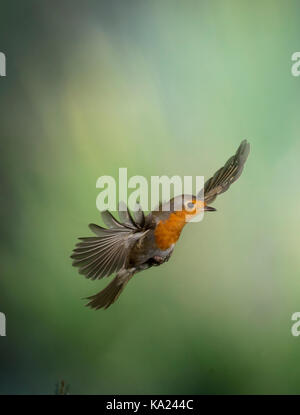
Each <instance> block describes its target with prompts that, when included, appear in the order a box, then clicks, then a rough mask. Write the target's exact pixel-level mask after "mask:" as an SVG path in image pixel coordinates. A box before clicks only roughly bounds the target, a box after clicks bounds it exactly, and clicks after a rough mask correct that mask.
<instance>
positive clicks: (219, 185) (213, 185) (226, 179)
mask: <svg viewBox="0 0 300 415" xmlns="http://www.w3.org/2000/svg"><path fill="white" fill-rule="evenodd" d="M249 151H250V144H249V143H248V142H247V140H243V141H242V142H241V144H240V146H239V148H238V149H237V151H236V153H235V154H234V155H233V156H232V157H230V159H229V160H227V162H226V163H225V165H224V166H223V167H221V168H220V169H219V170H218V171H217V172H216V173H215V174H214V175H213V176H212V177H211V178H210V179H208V180H207V181H206V182H205V184H204V194H203V189H202V190H201V191H200V192H199V194H198V198H199V199H203V198H204V201H205V202H206V203H211V202H213V201H214V200H215V198H216V197H217V196H218V195H219V194H221V193H224V192H226V190H227V189H228V188H229V186H230V185H231V184H232V183H234V182H235V181H236V180H237V179H238V178H239V177H240V175H241V174H242V171H243V168H244V164H245V162H246V160H247V157H248V154H249Z"/></svg>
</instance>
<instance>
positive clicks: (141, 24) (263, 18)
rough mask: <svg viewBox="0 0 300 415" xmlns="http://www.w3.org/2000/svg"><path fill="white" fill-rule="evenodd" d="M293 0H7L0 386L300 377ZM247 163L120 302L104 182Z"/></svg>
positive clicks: (114, 388)
mask: <svg viewBox="0 0 300 415" xmlns="http://www.w3.org/2000/svg"><path fill="white" fill-rule="evenodd" d="M299 17H300V4H299V2H298V1H291V0H289V1H283V0H282V1H253V2H249V1H221V0H219V1H216V0H214V1H200V0H198V1H193V0H187V1H175V0H173V1H167V0H164V1H156V0H148V1H132V0H126V1H116V0H113V1H99V0H98V1H96V0H95V1H94V0H89V1H76V0H72V1H62V2H58V1H50V0H49V1H45V0H42V1H33V0H28V1H26V2H19V1H16V0H10V1H3V0H2V1H1V14H0V51H2V52H4V53H5V54H6V57H7V77H6V78H0V91H1V92H0V108H1V110H0V133H1V134H0V142H1V153H0V154H1V156H0V157H1V164H0V170H1V174H0V181H1V204H0V209H1V225H0V226H1V236H0V238H1V240H0V243H1V251H0V252H1V278H0V311H1V312H4V313H5V314H6V317H7V337H1V338H0V393H2V394H4V393H8V394H12V393H17V394H45V393H46V394H52V393H54V390H55V384H56V382H57V381H59V380H61V379H63V380H65V382H67V383H68V384H70V392H71V393H79V394H108V393H109V394H126V393H135V394H147V393H160V394H163V393H184V394H189V393H196V394H201V393H210V394H213V393H222V394H227V393H231V394H232V393H237V394H240V393H243V394H244V393H246V394H248V393H259V394H262V393H283V394H285V393H293V394H294V393H295V394H298V393H300V364H299V362H300V338H299V337H293V336H292V334H291V326H292V321H291V315H292V313H294V312H295V311H300V273H299V268H300V259H299V234H300V221H299V204H300V192H299V175H300V161H299V154H300V136H299V131H300V120H299V107H300V77H299V78H295V77H293V76H292V75H291V65H292V62H291V55H292V53H293V52H295V51H299V49H300V40H299V39H300V38H299V33H300V32H299ZM244 138H247V139H248V140H249V141H250V143H251V146H252V147H251V154H250V157H249V160H248V162H247V165H246V168H245V170H244V173H243V175H242V177H241V178H240V179H239V181H238V182H237V183H235V184H234V185H233V186H232V188H231V189H230V191H229V192H227V193H226V194H224V195H222V197H220V198H219V199H218V200H217V201H216V202H215V203H214V206H215V207H216V208H217V209H218V212H216V213H211V214H206V215H205V218H204V220H203V221H202V222H201V223H198V224H197V223H195V224H191V225H189V226H188V227H187V228H186V229H185V230H184V232H183V235H182V236H181V238H180V241H179V243H178V245H177V247H176V250H175V253H174V255H173V257H172V259H171V261H170V262H169V263H168V264H166V265H164V266H162V267H159V268H154V269H151V270H148V271H146V272H144V273H142V274H138V275H137V277H136V278H135V279H134V280H133V281H131V282H130V283H129V285H128V287H127V288H126V290H125V292H124V293H123V294H122V296H121V297H120V299H119V301H118V302H117V303H116V304H115V305H114V306H112V307H111V308H110V309H108V310H106V311H98V312H94V311H91V310H89V309H87V308H86V307H84V301H83V300H82V298H83V297H86V296H87V295H91V294H93V293H95V292H97V291H99V290H100V289H102V288H103V287H104V286H105V285H106V284H107V282H108V280H105V281H103V280H102V281H98V282H97V281H96V282H92V281H89V280H86V279H84V277H83V276H81V275H79V274H78V273H77V270H76V269H75V268H73V267H72V266H71V260H70V258H69V255H70V252H71V250H72V249H73V246H74V243H75V241H76V238H77V237H78V236H87V235H90V232H89V230H88V228H87V225H88V223H90V222H96V223H99V224H101V219H100V214H99V212H98V211H97V209H96V197H97V194H98V193H99V190H97V189H96V180H97V178H98V177H99V176H101V175H112V176H114V177H116V178H117V175H118V169H119V167H127V168H128V174H129V175H130V176H132V175H143V176H146V177H148V178H150V176H151V175H163V174H167V175H169V176H171V175H173V174H179V175H193V176H195V175H204V176H205V177H209V175H210V174H212V173H214V171H215V170H216V169H217V168H219V167H220V166H221V165H222V164H223V162H225V161H226V160H227V158H228V157H229V156H231V155H232V154H233V153H234V151H235V150H236V148H237V146H238V145H239V143H240V141H241V140H242V139H244Z"/></svg>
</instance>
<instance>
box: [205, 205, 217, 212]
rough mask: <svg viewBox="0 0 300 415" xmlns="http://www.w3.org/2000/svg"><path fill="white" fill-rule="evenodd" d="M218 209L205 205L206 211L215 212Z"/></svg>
mask: <svg viewBox="0 0 300 415" xmlns="http://www.w3.org/2000/svg"><path fill="white" fill-rule="evenodd" d="M216 210H217V209H215V208H214V207H212V206H204V211H205V212H215V211H216Z"/></svg>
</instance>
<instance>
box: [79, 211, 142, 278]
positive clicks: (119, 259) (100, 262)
mask: <svg viewBox="0 0 300 415" xmlns="http://www.w3.org/2000/svg"><path fill="white" fill-rule="evenodd" d="M123 206H124V205H123ZM121 212H122V213H121ZM141 212H142V211H141V210H139V213H138V214H135V219H134V218H133V217H132V215H131V213H130V212H129V210H128V208H126V210H125V211H124V210H121V209H120V210H119V216H120V218H121V220H123V222H121V221H118V220H117V219H116V218H115V217H114V216H113V215H112V214H111V213H110V212H108V211H105V212H102V213H101V216H102V219H103V222H104V223H105V225H106V226H107V228H103V227H101V226H98V225H95V224H93V223H92V224H90V225H89V228H90V229H91V230H92V231H93V232H94V233H95V234H96V235H97V236H94V237H86V238H79V240H80V242H79V243H77V244H76V247H75V248H74V250H73V253H72V255H71V258H72V259H73V265H74V266H75V267H78V268H79V273H80V274H83V275H85V276H86V277H87V278H91V279H99V278H103V277H108V276H109V275H111V274H112V273H114V272H117V271H119V270H120V269H121V268H122V267H123V266H124V265H125V264H126V259H127V258H128V253H129V252H130V250H131V248H132V246H133V245H134V244H135V242H136V241H137V240H138V239H139V238H141V237H142V236H143V235H144V234H145V232H146V231H147V229H146V228H145V227H144V224H145V217H144V213H143V212H142V213H141Z"/></svg>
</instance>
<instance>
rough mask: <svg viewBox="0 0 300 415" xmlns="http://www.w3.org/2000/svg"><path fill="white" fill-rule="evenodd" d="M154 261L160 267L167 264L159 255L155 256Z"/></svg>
mask: <svg viewBox="0 0 300 415" xmlns="http://www.w3.org/2000/svg"><path fill="white" fill-rule="evenodd" d="M153 259H154V261H155V262H156V263H157V264H158V265H160V264H163V263H164V262H165V258H163V257H162V256H159V255H155V256H154V257H153Z"/></svg>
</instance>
